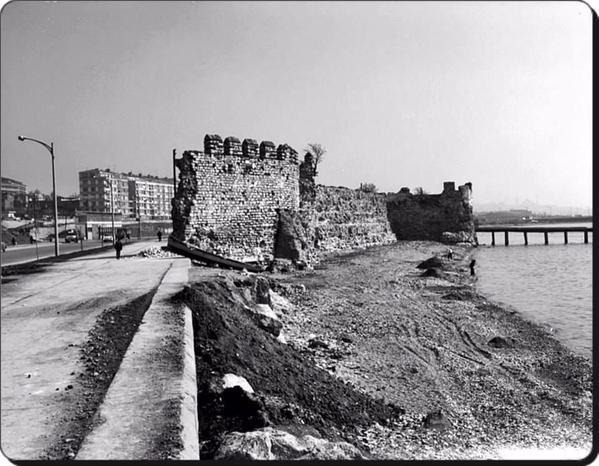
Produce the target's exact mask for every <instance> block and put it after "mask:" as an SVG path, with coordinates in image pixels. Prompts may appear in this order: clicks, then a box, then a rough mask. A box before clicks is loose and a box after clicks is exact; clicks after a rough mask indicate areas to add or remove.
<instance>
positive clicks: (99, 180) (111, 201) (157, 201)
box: [79, 168, 174, 219]
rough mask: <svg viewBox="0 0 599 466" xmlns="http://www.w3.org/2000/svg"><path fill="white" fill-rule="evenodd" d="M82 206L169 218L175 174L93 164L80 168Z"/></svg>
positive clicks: (90, 210) (149, 216)
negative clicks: (124, 170)
mask: <svg viewBox="0 0 599 466" xmlns="http://www.w3.org/2000/svg"><path fill="white" fill-rule="evenodd" d="M79 191H80V205H81V210H83V211H86V212H98V213H102V212H111V206H114V212H115V213H116V214H121V215H122V216H123V217H124V218H126V217H135V218H152V219H170V216H171V199H172V198H173V196H174V188H173V180H172V178H171V179H169V178H159V177H154V176H150V175H146V176H143V175H141V174H139V175H134V174H133V173H117V172H112V171H110V170H108V169H106V170H101V169H98V168H94V169H92V170H85V171H82V172H79Z"/></svg>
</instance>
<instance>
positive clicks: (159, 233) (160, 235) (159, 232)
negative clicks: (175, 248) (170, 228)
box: [157, 230, 162, 242]
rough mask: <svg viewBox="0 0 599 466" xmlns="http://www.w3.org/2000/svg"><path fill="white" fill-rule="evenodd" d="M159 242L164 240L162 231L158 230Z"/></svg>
mask: <svg viewBox="0 0 599 466" xmlns="http://www.w3.org/2000/svg"><path fill="white" fill-rule="evenodd" d="M157 234H158V242H160V241H162V232H161V231H160V230H158V233H157Z"/></svg>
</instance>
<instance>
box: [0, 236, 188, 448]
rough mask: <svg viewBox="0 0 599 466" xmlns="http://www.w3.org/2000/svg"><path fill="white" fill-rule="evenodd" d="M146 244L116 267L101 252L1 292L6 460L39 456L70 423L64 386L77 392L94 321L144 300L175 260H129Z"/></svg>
mask: <svg viewBox="0 0 599 466" xmlns="http://www.w3.org/2000/svg"><path fill="white" fill-rule="evenodd" d="M153 244H156V243H155V242H139V243H135V244H131V245H129V246H126V247H125V248H124V250H123V259H122V260H120V261H117V260H116V259H115V257H114V250H112V249H110V248H106V249H105V250H104V251H99V252H98V253H95V254H91V255H87V256H84V257H78V258H73V259H72V260H68V261H64V262H56V263H51V264H49V265H48V266H47V268H46V270H45V271H44V272H43V273H34V274H27V275H23V276H20V277H19V278H18V279H17V280H15V281H10V282H8V283H5V284H3V285H2V289H1V291H2V293H1V297H2V304H1V314H0V317H1V326H0V327H1V338H0V348H1V365H0V367H1V384H2V389H1V391H0V394H1V398H0V404H1V409H0V415H1V429H0V430H1V433H2V436H1V437H0V440H1V442H2V445H1V446H2V451H3V452H4V454H5V455H7V456H8V457H9V458H12V459H13V460H18V459H23V460H25V459H29V460H35V459H39V458H41V457H43V454H44V452H45V451H46V450H47V448H48V447H49V446H50V445H52V444H53V442H55V441H56V440H55V439H56V438H57V436H59V435H60V432H59V431H57V429H59V421H60V420H61V419H62V418H64V417H65V416H66V417H67V418H68V417H69V416H74V413H75V410H76V406H72V403H71V402H70V401H69V400H70V398H69V396H70V392H65V387H68V386H69V385H71V386H73V387H74V388H73V390H72V391H76V390H77V389H79V387H78V386H77V376H76V374H77V373H78V372H82V371H83V370H84V368H83V366H82V362H81V361H80V359H79V357H80V354H79V348H80V347H81V346H82V345H83V344H84V342H85V340H86V338H87V335H88V332H89V330H90V329H91V328H92V327H93V325H94V323H95V320H96V318H97V317H98V316H99V315H100V314H101V313H102V311H103V310H104V309H106V308H112V307H114V306H117V305H119V304H123V303H125V302H129V301H131V300H132V299H135V298H137V297H140V296H142V295H144V294H145V293H148V292H149V291H150V290H152V289H153V288H154V287H156V286H157V285H158V284H159V283H160V282H161V280H162V277H163V276H164V274H165V272H166V271H167V270H168V269H169V267H170V266H171V264H172V262H173V260H176V259H159V260H156V259H144V258H141V257H138V256H137V253H138V252H139V251H141V250H143V249H145V248H147V247H149V246H151V245H153ZM53 439H54V440H53Z"/></svg>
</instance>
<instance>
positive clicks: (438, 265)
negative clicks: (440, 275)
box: [416, 256, 445, 269]
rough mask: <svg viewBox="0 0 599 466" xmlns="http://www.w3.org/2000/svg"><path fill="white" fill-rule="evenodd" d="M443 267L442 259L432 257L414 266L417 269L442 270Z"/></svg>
mask: <svg viewBox="0 0 599 466" xmlns="http://www.w3.org/2000/svg"><path fill="white" fill-rule="evenodd" d="M444 266H445V264H444V263H443V259H441V258H440V257H438V256H433V257H431V258H429V259H427V260H425V261H424V262H421V263H420V264H418V265H417V266H416V268H417V269H442V268H443V267H444Z"/></svg>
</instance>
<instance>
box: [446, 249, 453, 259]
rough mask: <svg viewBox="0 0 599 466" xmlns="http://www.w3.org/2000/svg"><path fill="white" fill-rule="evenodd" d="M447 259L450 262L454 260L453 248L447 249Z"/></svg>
mask: <svg viewBox="0 0 599 466" xmlns="http://www.w3.org/2000/svg"><path fill="white" fill-rule="evenodd" d="M447 258H448V259H449V260H451V259H453V251H452V250H451V248H448V249H447Z"/></svg>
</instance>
